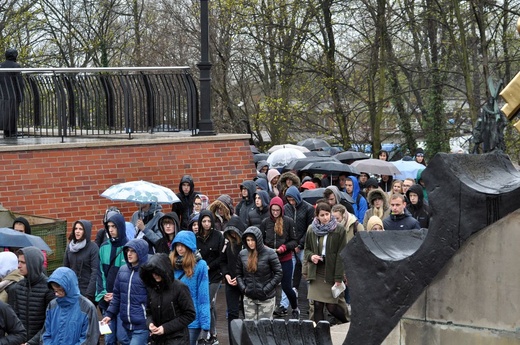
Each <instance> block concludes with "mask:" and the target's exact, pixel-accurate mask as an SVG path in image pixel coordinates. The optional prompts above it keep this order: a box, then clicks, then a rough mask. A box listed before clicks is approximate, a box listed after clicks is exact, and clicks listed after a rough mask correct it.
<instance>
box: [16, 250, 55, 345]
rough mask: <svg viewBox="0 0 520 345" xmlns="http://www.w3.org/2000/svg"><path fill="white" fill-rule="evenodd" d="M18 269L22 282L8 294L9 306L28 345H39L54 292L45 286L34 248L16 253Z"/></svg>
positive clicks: (38, 252) (43, 275) (41, 255)
mask: <svg viewBox="0 0 520 345" xmlns="http://www.w3.org/2000/svg"><path fill="white" fill-rule="evenodd" d="M16 255H18V269H19V270H20V274H21V275H23V276H24V279H22V280H20V281H19V282H18V283H16V285H15V288H14V289H13V290H12V292H13V293H11V292H10V293H9V296H8V301H9V305H11V307H12V308H13V310H14V312H15V313H16V315H17V316H18V318H19V319H20V321H21V322H22V324H23V325H24V327H25V329H26V330H27V339H26V340H25V342H26V343H27V344H28V345H37V344H40V334H41V330H42V328H43V325H44V323H45V310H46V309H47V305H48V304H49V303H50V302H51V301H52V300H53V299H54V292H53V291H52V290H51V289H49V287H48V285H47V276H46V275H45V274H44V273H43V254H42V252H41V250H40V249H38V248H36V247H25V248H22V249H19V250H18V251H17V252H16Z"/></svg>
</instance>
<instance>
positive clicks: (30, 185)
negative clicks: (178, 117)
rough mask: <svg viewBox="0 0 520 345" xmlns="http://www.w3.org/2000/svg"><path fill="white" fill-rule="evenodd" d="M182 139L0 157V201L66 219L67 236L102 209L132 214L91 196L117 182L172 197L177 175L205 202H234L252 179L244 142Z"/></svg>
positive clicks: (97, 222) (99, 216)
mask: <svg viewBox="0 0 520 345" xmlns="http://www.w3.org/2000/svg"><path fill="white" fill-rule="evenodd" d="M186 140H187V142H182V143H178V142H175V143H167V144H165V143H162V144H160V143H154V142H153V140H151V141H149V143H147V144H146V145H137V146H136V145H132V146H112V147H110V146H105V147H81V148H67V146H66V144H61V145H63V146H60V147H59V148H58V149H45V150H32V151H11V152H0V158H1V164H0V203H2V205H3V206H4V207H5V208H7V209H9V210H11V211H13V212H17V213H24V214H31V215H36V216H43V217H50V218H57V219H63V220H67V232H70V229H71V227H72V223H73V222H74V221H75V220H78V219H87V220H90V221H92V223H93V224H94V230H93V232H96V230H97V229H99V228H100V227H102V220H103V215H104V212H105V210H106V208H107V207H108V206H112V205H113V206H117V207H118V208H120V209H121V210H122V212H123V214H124V216H125V218H126V219H127V220H129V219H130V217H131V215H132V213H133V212H134V211H135V210H136V206H135V204H133V203H121V202H112V201H110V200H108V199H105V198H103V197H100V196H99V195H100V194H101V193H102V192H103V191H104V190H105V189H107V188H108V187H110V186H111V185H113V184H117V183H121V182H126V181H133V180H141V179H142V180H146V181H149V182H153V183H157V184H160V185H163V186H166V187H169V188H171V189H172V190H173V191H174V192H176V193H177V192H178V185H179V181H180V179H181V177H182V176H183V175H185V174H189V175H191V176H193V179H194V182H195V187H196V189H197V190H198V191H200V192H202V193H204V194H206V195H208V196H209V198H210V202H212V201H214V200H215V199H216V198H217V197H218V196H219V195H221V194H229V195H230V196H231V197H233V198H234V201H235V203H236V202H238V201H239V200H240V191H239V185H240V183H241V182H242V181H243V180H246V179H252V178H253V177H254V176H255V174H256V172H255V166H254V162H253V158H252V155H251V151H250V148H249V143H248V141H247V140H245V139H239V140H216V137H213V138H212V139H208V140H216V141H193V140H194V139H191V138H187V139H186ZM108 145H109V143H108ZM165 209H166V210H167V211H169V210H170V207H169V206H166V205H165ZM93 235H95V234H93Z"/></svg>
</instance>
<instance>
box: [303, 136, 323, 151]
mask: <svg viewBox="0 0 520 345" xmlns="http://www.w3.org/2000/svg"><path fill="white" fill-rule="evenodd" d="M298 145H300V146H303V147H306V148H308V149H309V150H310V151H316V150H321V149H323V148H324V147H330V144H329V143H328V142H326V141H325V140H323V139H319V138H308V139H305V140H302V141H299V142H298Z"/></svg>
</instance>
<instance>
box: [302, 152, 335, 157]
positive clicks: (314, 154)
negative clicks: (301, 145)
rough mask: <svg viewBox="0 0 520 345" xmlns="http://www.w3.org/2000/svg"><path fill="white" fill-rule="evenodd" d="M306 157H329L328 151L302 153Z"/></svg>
mask: <svg viewBox="0 0 520 345" xmlns="http://www.w3.org/2000/svg"><path fill="white" fill-rule="evenodd" d="M303 154H304V155H305V156H306V157H330V156H332V155H331V154H330V152H329V151H309V152H304V153H303Z"/></svg>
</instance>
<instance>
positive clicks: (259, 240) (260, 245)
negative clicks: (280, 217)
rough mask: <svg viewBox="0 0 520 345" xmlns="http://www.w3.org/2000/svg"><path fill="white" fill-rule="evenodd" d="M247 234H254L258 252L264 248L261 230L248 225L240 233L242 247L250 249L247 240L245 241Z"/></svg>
mask: <svg viewBox="0 0 520 345" xmlns="http://www.w3.org/2000/svg"><path fill="white" fill-rule="evenodd" d="M248 236H254V238H255V239H256V250H257V251H258V252H260V251H262V250H263V249H264V240H263V237H262V231H261V230H260V229H259V228H257V227H256V226H250V227H249V228H247V229H246V230H245V231H244V233H243V234H242V243H243V244H244V248H247V250H249V251H251V249H249V246H248V245H247V241H246V239H247V237H248Z"/></svg>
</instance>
